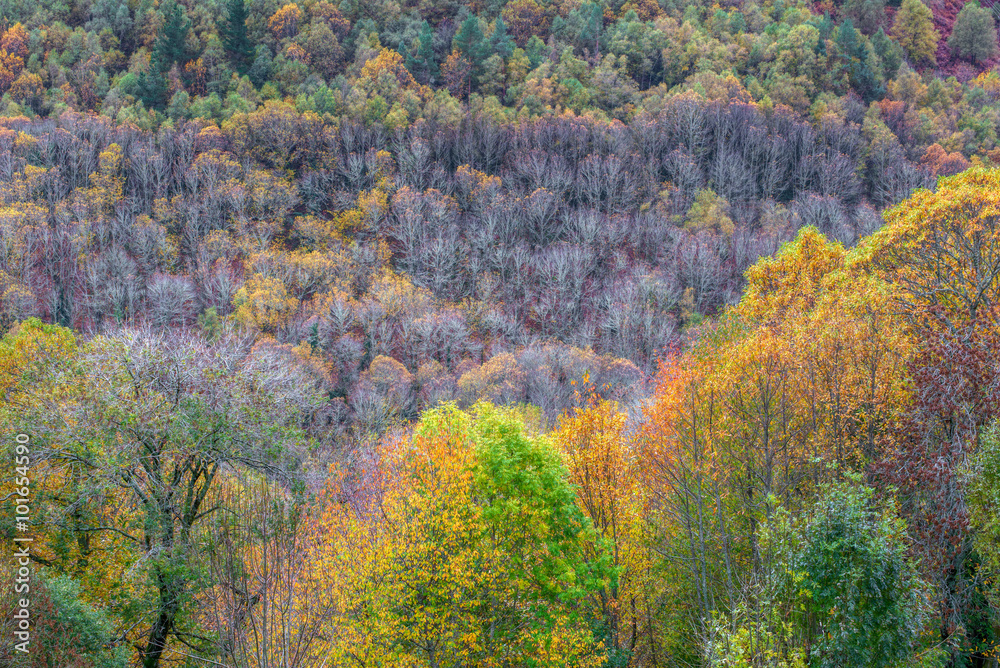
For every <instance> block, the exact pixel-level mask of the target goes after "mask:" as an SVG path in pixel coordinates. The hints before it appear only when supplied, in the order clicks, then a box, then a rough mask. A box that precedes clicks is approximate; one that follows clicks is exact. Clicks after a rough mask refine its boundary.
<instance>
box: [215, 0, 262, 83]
mask: <svg viewBox="0 0 1000 668" xmlns="http://www.w3.org/2000/svg"><path fill="white" fill-rule="evenodd" d="M226 9H227V11H226V22H225V23H224V24H223V26H222V29H221V36H222V43H223V45H224V46H225V48H226V53H227V55H228V56H229V58H230V62H231V63H232V64H233V67H234V68H235V69H236V71H238V72H239V73H240V74H244V73H245V72H246V70H247V68H248V67H249V66H250V59H251V57H252V56H253V52H254V51H253V45H252V44H251V43H250V38H249V36H248V34H247V18H248V17H249V13H248V12H247V7H246V2H245V1H244V0H229V2H228V3H227V5H226Z"/></svg>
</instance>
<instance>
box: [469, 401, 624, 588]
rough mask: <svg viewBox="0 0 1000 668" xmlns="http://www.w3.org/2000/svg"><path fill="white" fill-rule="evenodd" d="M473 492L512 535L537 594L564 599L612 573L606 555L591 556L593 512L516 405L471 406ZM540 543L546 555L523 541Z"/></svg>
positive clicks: (492, 523) (519, 564)
mask: <svg viewBox="0 0 1000 668" xmlns="http://www.w3.org/2000/svg"><path fill="white" fill-rule="evenodd" d="M472 415H473V417H474V420H473V434H474V436H473V438H474V439H475V442H476V460H477V464H476V470H475V477H474V481H475V485H474V489H475V490H476V495H477V496H478V497H479V499H480V500H481V503H482V504H483V519H484V520H485V522H486V523H487V526H489V527H490V529H489V531H490V532H491V533H492V534H493V535H498V536H499V535H504V536H505V540H508V541H511V543H510V546H511V547H512V548H514V549H512V550H511V555H510V559H511V561H510V565H511V567H512V568H513V573H514V575H515V576H516V577H517V578H519V579H525V580H528V581H531V582H532V583H533V586H534V587H535V588H537V592H538V596H540V597H541V599H544V600H547V601H549V602H553V603H554V602H557V601H561V602H564V603H568V602H572V601H575V600H579V599H581V598H582V597H583V596H585V595H586V594H587V593H590V592H593V591H597V589H598V588H599V587H601V586H602V585H603V584H604V582H605V580H607V579H609V578H612V577H613V576H614V574H613V573H611V572H610V571H609V565H608V564H609V562H608V560H607V555H606V554H605V555H603V556H602V557H601V558H599V559H597V560H594V561H589V560H587V559H586V558H585V554H584V551H583V548H584V545H585V541H589V540H593V536H592V533H593V528H592V526H591V523H590V520H589V519H588V518H587V517H586V516H585V515H584V514H583V512H582V511H581V510H580V508H579V506H578V505H577V503H576V494H575V493H574V491H573V488H572V487H570V485H569V483H568V471H567V469H566V465H565V464H564V463H563V462H562V459H561V457H560V455H559V453H558V451H557V450H556V449H555V447H554V446H553V445H552V443H551V442H550V441H549V440H548V439H544V438H540V437H531V436H530V435H529V434H527V433H526V430H525V426H524V422H523V419H522V418H521V417H520V416H518V414H517V413H516V412H513V411H508V410H503V409H498V408H496V407H494V406H492V405H490V404H485V403H483V404H477V405H476V406H474V407H473V408H472ZM528 544H534V545H537V546H542V547H543V549H542V551H541V555H542V558H541V559H538V558H537V556H536V554H537V553H535V552H534V551H526V550H524V549H523V547H521V546H524V545H528Z"/></svg>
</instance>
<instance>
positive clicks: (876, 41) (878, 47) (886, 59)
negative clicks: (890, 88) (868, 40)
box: [872, 28, 903, 79]
mask: <svg viewBox="0 0 1000 668" xmlns="http://www.w3.org/2000/svg"><path fill="white" fill-rule="evenodd" d="M872 48H873V49H874V50H875V54H876V55H878V57H879V59H880V60H881V61H882V70H883V73H884V74H885V78H886V79H892V78H894V77H895V76H896V72H898V71H899V66H900V65H902V64H903V47H901V46H900V45H899V44H897V43H896V42H894V41H892V40H891V39H889V36H888V35H886V34H885V31H884V30H882V29H881V28H879V29H878V32H877V33H875V34H874V35H873V36H872Z"/></svg>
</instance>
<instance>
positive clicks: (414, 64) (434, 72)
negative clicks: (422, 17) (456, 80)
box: [399, 21, 439, 83]
mask: <svg viewBox="0 0 1000 668" xmlns="http://www.w3.org/2000/svg"><path fill="white" fill-rule="evenodd" d="M399 52H400V53H405V54H406V69H408V70H410V73H411V74H413V76H414V77H415V78H416V79H418V80H420V82H421V83H429V82H430V81H432V80H433V79H434V78H436V77H437V76H438V74H439V68H438V63H437V59H436V58H435V57H434V30H433V29H432V28H431V24H430V23H428V22H427V21H424V22H423V25H421V26H420V35H419V36H417V38H416V39H414V40H413V42H411V44H410V48H409V49H403V48H402V47H400V50H399Z"/></svg>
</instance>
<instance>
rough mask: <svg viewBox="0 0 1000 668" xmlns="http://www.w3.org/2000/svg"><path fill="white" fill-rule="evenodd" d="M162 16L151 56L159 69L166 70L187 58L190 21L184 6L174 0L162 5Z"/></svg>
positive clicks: (180, 63)
mask: <svg viewBox="0 0 1000 668" xmlns="http://www.w3.org/2000/svg"><path fill="white" fill-rule="evenodd" d="M163 17H164V19H165V22H164V24H163V28H161V29H160V34H159V36H158V37H157V38H156V46H155V47H154V50H153V57H154V58H155V59H156V60H157V61H158V62H159V64H160V66H161V68H162V69H161V70H160V71H161V72H166V71H167V70H169V69H170V66H171V65H173V64H174V63H177V64H178V65H183V64H184V61H186V60H187V36H188V31H189V30H190V29H191V21H190V20H189V19H188V17H187V14H186V12H185V11H184V8H183V7H181V6H180V5H179V4H177V3H176V2H170V3H167V4H165V5H164V8H163Z"/></svg>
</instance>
